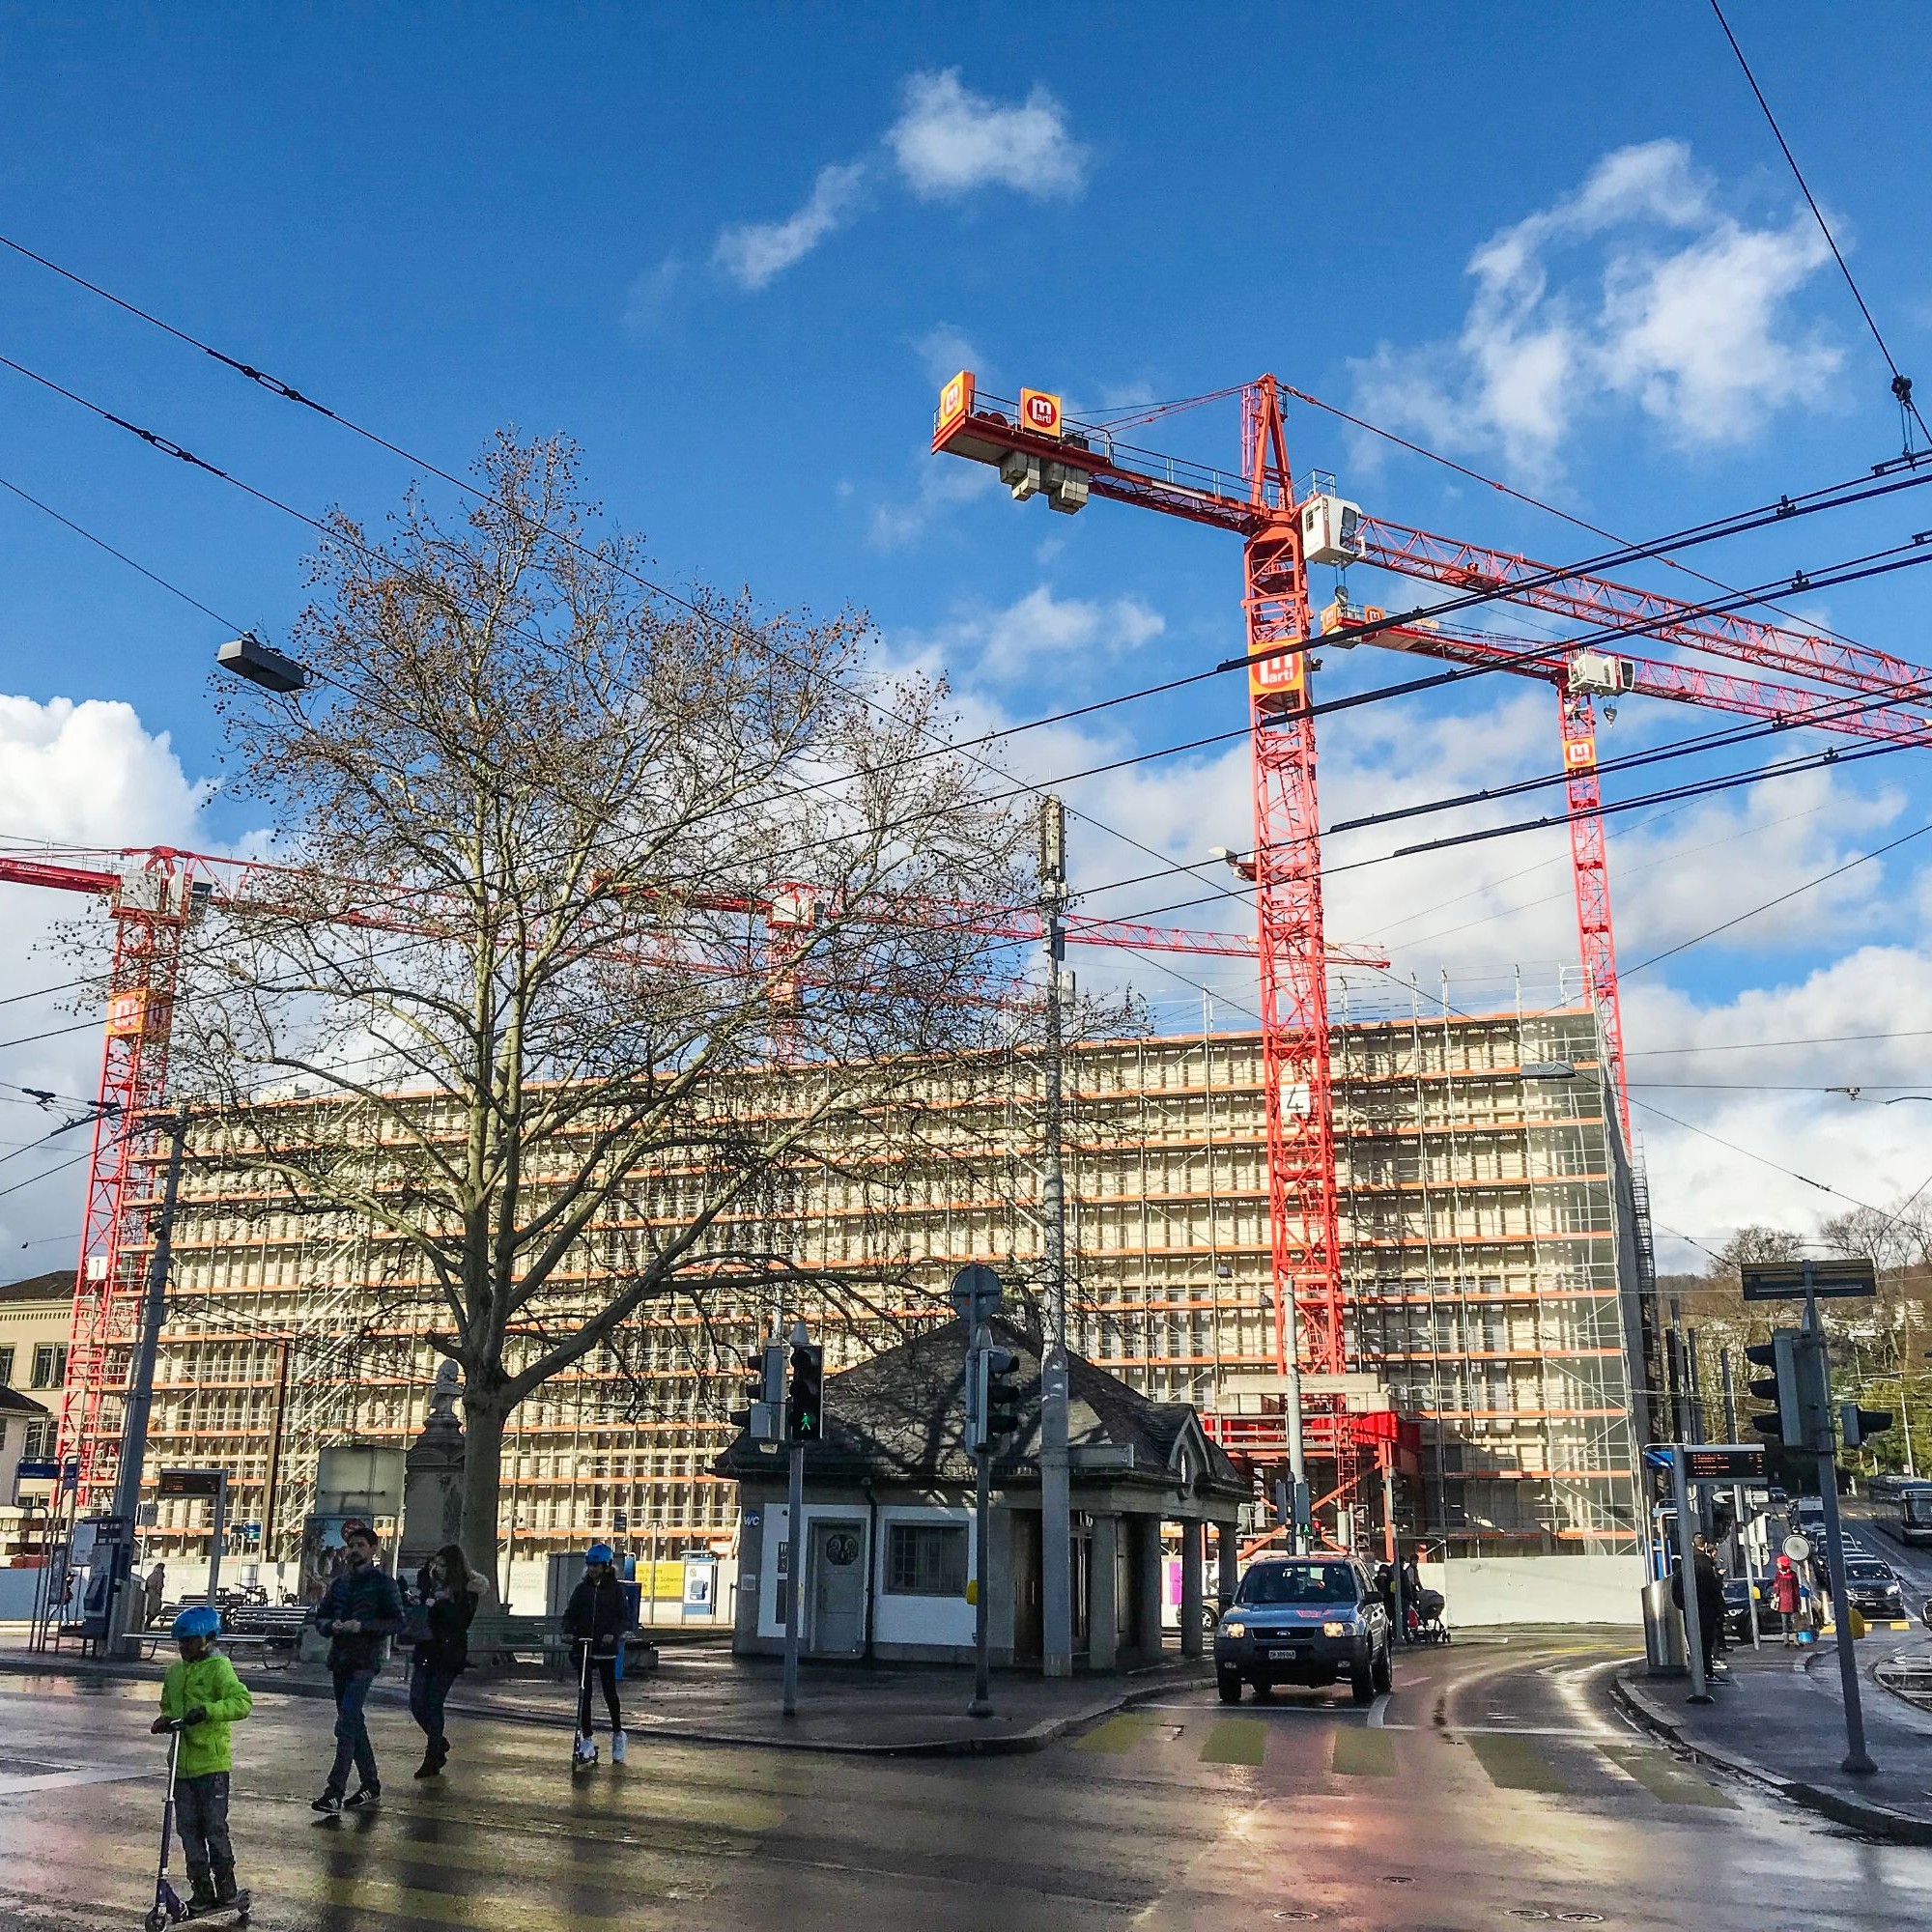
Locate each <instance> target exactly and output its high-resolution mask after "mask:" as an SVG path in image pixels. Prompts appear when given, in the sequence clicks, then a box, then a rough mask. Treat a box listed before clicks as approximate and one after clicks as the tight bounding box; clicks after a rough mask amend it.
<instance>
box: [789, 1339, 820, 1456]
mask: <svg viewBox="0 0 1932 1932" xmlns="http://www.w3.org/2000/svg"><path fill="white" fill-rule="evenodd" d="M801 1325H802V1324H801ZM824 1398H825V1350H824V1347H823V1346H822V1345H821V1344H820V1343H817V1342H794V1343H793V1344H792V1350H791V1389H790V1392H789V1394H788V1395H787V1396H786V1398H785V1434H786V1435H787V1436H789V1437H790V1439H791V1440H792V1441H794V1442H817V1441H819V1440H821V1439H822V1438H823V1435H824V1424H825V1415H824Z"/></svg>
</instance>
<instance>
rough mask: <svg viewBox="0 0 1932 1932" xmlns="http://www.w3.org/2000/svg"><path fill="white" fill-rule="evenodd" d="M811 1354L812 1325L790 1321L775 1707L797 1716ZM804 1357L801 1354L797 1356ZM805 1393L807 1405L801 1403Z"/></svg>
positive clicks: (813, 1394) (814, 1396)
mask: <svg viewBox="0 0 1932 1932" xmlns="http://www.w3.org/2000/svg"><path fill="white" fill-rule="evenodd" d="M810 1354H811V1331H810V1329H808V1327H806V1323H804V1320H802V1318H800V1320H798V1321H794V1323H792V1364H790V1366H792V1383H790V1393H788V1395H786V1403H784V1449H786V1455H788V1459H790V1468H788V1470H786V1478H788V1480H786V1497H784V1501H786V1511H784V1694H782V1698H781V1702H779V1710H781V1714H782V1716H786V1718H796V1716H798V1621H800V1619H798V1609H800V1602H798V1600H800V1590H802V1582H800V1571H802V1569H804V1517H806V1443H808V1441H815V1439H817V1434H819V1416H817V1403H819V1391H817V1376H815V1372H813V1364H811V1362H810ZM802 1356H804V1358H806V1360H800V1358H802ZM804 1397H810V1410H806V1408H804V1401H802V1399H804Z"/></svg>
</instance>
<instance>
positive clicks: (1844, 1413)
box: [1838, 1402, 1894, 1449]
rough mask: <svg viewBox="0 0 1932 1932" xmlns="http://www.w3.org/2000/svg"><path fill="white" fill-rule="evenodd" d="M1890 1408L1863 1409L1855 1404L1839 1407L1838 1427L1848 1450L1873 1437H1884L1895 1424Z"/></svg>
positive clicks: (1845, 1404) (1843, 1404) (1850, 1403)
mask: <svg viewBox="0 0 1932 1932" xmlns="http://www.w3.org/2000/svg"><path fill="white" fill-rule="evenodd" d="M1893 1419H1894V1418H1893V1416H1892V1413H1891V1410H1890V1409H1889V1408H1861V1407H1860V1406H1858V1404H1857V1403H1855V1402H1847V1403H1842V1404H1840V1405H1839V1407H1838V1427H1839V1430H1840V1432H1841V1433H1842V1434H1843V1435H1844V1438H1845V1447H1846V1448H1847V1449H1856V1448H1858V1446H1859V1445H1860V1444H1861V1442H1863V1441H1865V1440H1866V1439H1867V1438H1868V1437H1870V1436H1873V1435H1884V1434H1885V1432H1886V1431H1887V1430H1888V1429H1889V1428H1890V1427H1891V1425H1892V1422H1893Z"/></svg>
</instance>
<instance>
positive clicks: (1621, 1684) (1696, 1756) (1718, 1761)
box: [1610, 1659, 1932, 1845]
mask: <svg viewBox="0 0 1932 1932" xmlns="http://www.w3.org/2000/svg"><path fill="white" fill-rule="evenodd" d="M1809 1662H1810V1660H1808V1659H1807V1660H1806V1662H1805V1665H1804V1667H1805V1668H1808V1667H1809ZM1610 1700H1611V1702H1612V1703H1614V1704H1615V1705H1616V1707H1617V1709H1618V1710H1620V1711H1621V1712H1623V1714H1624V1715H1625V1716H1626V1717H1627V1718H1629V1719H1632V1721H1633V1722H1634V1723H1636V1724H1637V1725H1638V1726H1639V1727H1641V1728H1642V1729H1644V1730H1646V1731H1649V1732H1651V1733H1652V1734H1653V1735H1654V1736H1657V1737H1661V1738H1662V1739H1663V1740H1664V1741H1665V1743H1667V1744H1670V1745H1672V1746H1674V1747H1676V1748H1677V1749H1679V1750H1681V1751H1683V1752H1685V1753H1686V1754H1687V1755H1688V1756H1689V1757H1690V1758H1691V1759H1692V1760H1693V1761H1701V1762H1703V1763H1706V1764H1715V1765H1717V1766H1718V1767H1719V1769H1720V1770H1723V1771H1727V1772H1729V1773H1731V1774H1732V1776H1736V1777H1742V1778H1747V1779H1748V1780H1749V1781H1750V1782H1751V1783H1753V1784H1758V1785H1762V1786H1763V1787H1764V1788H1765V1789H1766V1790H1768V1791H1772V1792H1775V1793H1776V1795H1777V1796H1778V1797H1780V1798H1784V1799H1788V1800H1789V1801H1790V1802H1791V1803H1792V1804H1803V1805H1804V1806H1806V1807H1807V1808H1808V1809H1810V1810H1813V1811H1818V1812H1822V1813H1823V1814H1824V1815H1825V1816H1826V1817H1828V1818H1831V1819H1833V1820H1834V1821H1835V1822H1836V1823H1838V1824H1840V1825H1850V1826H1852V1827H1853V1828H1854V1829H1855V1830H1857V1831H1861V1832H1869V1833H1872V1835H1873V1836H1874V1837H1880V1838H1889V1839H1890V1840H1892V1841H1893V1842H1894V1843H1897V1844H1902V1845H1932V1819H1924V1818H1914V1817H1912V1816H1910V1815H1909V1814H1907V1813H1906V1812H1903V1811H1894V1810H1893V1809H1892V1808H1891V1807H1890V1806H1889V1804H1869V1803H1867V1802H1865V1801H1864V1800H1862V1799H1858V1798H1848V1797H1847V1796H1846V1795H1845V1794H1844V1793H1843V1792H1841V1791H1833V1790H1831V1789H1829V1788H1828V1787H1827V1786H1825V1785H1822V1784H1810V1783H1807V1782H1806V1781H1804V1779H1803V1778H1794V1777H1785V1776H1780V1775H1779V1774H1778V1773H1777V1772H1775V1771H1772V1770H1771V1769H1769V1768H1768V1767H1767V1766H1765V1765H1761V1764H1759V1763H1758V1762H1757V1760H1756V1759H1755V1758H1748V1757H1746V1756H1744V1755H1743V1754H1742V1753H1740V1752H1737V1751H1724V1750H1719V1749H1717V1748H1715V1747H1713V1746H1711V1745H1708V1744H1702V1743H1698V1742H1695V1741H1693V1740H1691V1739H1689V1738H1687V1737H1686V1736H1685V1735H1684V1728H1683V1726H1682V1725H1681V1724H1679V1723H1678V1722H1676V1721H1675V1719H1673V1718H1672V1717H1671V1716H1670V1714H1669V1713H1668V1712H1667V1711H1665V1710H1663V1709H1662V1708H1661V1707H1660V1706H1659V1705H1657V1704H1655V1703H1653V1702H1652V1701H1651V1699H1650V1698H1648V1697H1646V1696H1645V1695H1644V1694H1643V1693H1642V1691H1640V1690H1638V1689H1637V1688H1636V1686H1635V1685H1634V1684H1633V1683H1631V1682H1630V1681H1629V1680H1628V1679H1627V1678H1625V1677H1623V1676H1621V1675H1612V1677H1611V1678H1610Z"/></svg>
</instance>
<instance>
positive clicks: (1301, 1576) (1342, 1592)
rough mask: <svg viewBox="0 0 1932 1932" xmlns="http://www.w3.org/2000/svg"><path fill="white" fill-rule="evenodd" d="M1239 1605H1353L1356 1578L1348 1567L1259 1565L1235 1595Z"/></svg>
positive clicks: (1285, 1564) (1314, 1564) (1340, 1564)
mask: <svg viewBox="0 0 1932 1932" xmlns="http://www.w3.org/2000/svg"><path fill="white" fill-rule="evenodd" d="M1235 1601H1236V1603H1237V1604H1352V1603H1353V1602H1354V1601H1355V1576H1354V1572H1353V1571H1351V1570H1350V1568H1349V1566H1348V1565H1347V1564H1346V1563H1257V1564H1256V1565H1255V1567H1254V1568H1253V1569H1252V1570H1250V1571H1249V1572H1248V1574H1247V1575H1246V1576H1245V1577H1242V1578H1241V1587H1240V1588H1239V1589H1238V1590H1236V1592H1235Z"/></svg>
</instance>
